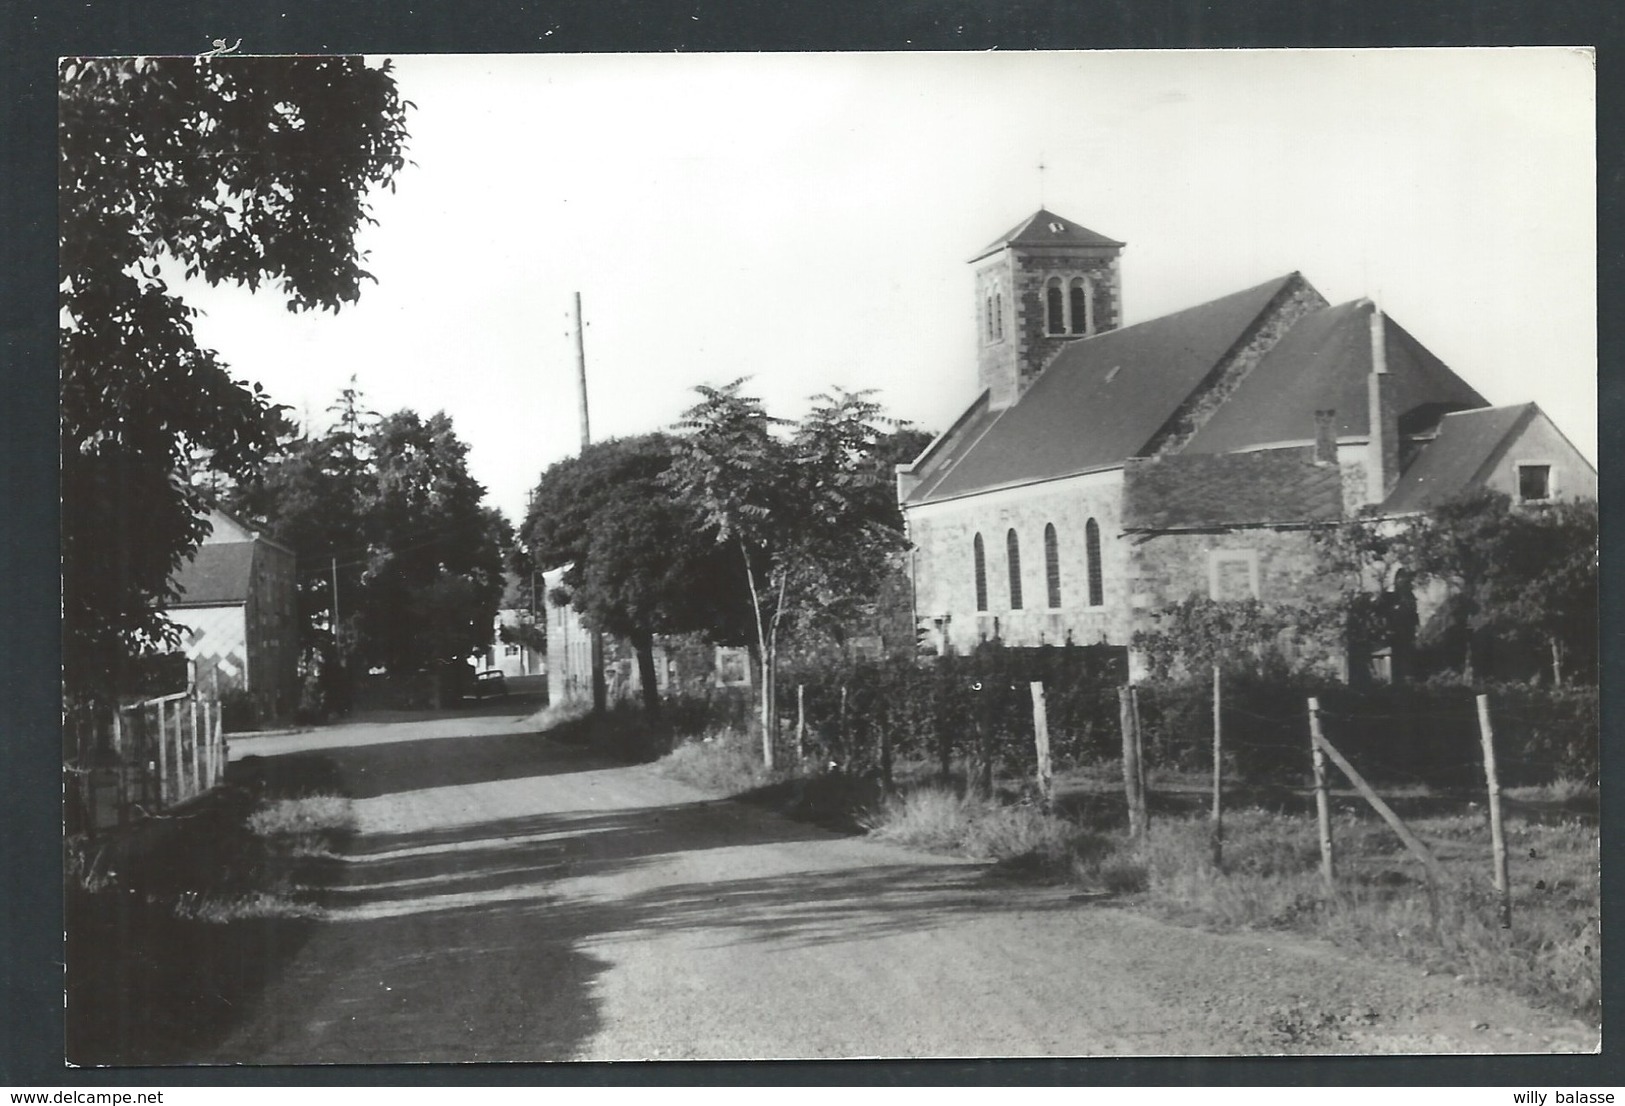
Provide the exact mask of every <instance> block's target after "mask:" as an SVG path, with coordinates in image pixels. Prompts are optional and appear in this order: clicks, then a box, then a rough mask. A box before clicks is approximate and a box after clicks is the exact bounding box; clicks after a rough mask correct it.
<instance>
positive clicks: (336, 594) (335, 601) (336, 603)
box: [333, 555, 341, 654]
mask: <svg viewBox="0 0 1625 1106" xmlns="http://www.w3.org/2000/svg"><path fill="white" fill-rule="evenodd" d="M333 650H334V652H335V654H336V653H339V652H341V650H340V649H339V559H338V557H337V556H336V555H335V556H334V557H333Z"/></svg>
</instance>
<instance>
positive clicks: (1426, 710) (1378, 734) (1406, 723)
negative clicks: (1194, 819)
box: [780, 646, 1598, 787]
mask: <svg viewBox="0 0 1625 1106" xmlns="http://www.w3.org/2000/svg"><path fill="white" fill-rule="evenodd" d="M1126 679H1127V665H1126V656H1125V654H1124V652H1123V650H1121V649H1116V648H1110V647H1102V646H1068V647H1049V648H1038V649H1012V648H1004V647H997V646H994V647H986V648H983V649H980V650H978V651H977V652H976V653H975V654H973V655H970V656H963V657H938V658H933V659H931V660H925V661H918V660H914V659H909V658H897V659H889V660H878V661H867V662H857V663H854V664H850V665H840V666H825V667H791V668H787V669H786V670H785V671H784V672H783V674H782V675H781V681H782V683H781V685H780V686H781V689H782V690H781V692H780V695H781V698H780V702H781V704H783V705H782V708H781V712H780V713H781V716H782V720H783V721H784V723H785V725H784V727H783V730H782V733H783V737H784V740H785V743H786V745H789V744H790V743H792V742H793V741H794V740H795V737H794V735H795V720H796V698H795V696H796V687H797V685H798V684H800V685H803V686H804V689H805V690H804V695H805V704H806V739H805V748H804V753H805V755H806V756H808V757H809V758H814V759H827V760H832V761H835V762H837V763H839V764H841V765H842V766H843V767H844V768H846V769H847V770H850V771H868V770H871V769H879V770H881V771H882V772H885V773H887V774H888V775H889V773H890V771H891V768H892V765H893V764H894V763H896V762H897V761H900V760H908V761H914V762H920V761H924V762H929V763H934V764H936V765H937V766H938V767H939V768H940V769H941V770H942V771H944V772H945V773H947V772H952V771H961V770H967V769H970V770H974V769H977V768H979V767H980V766H981V763H982V758H983V751H984V748H985V750H986V753H987V755H988V756H990V757H991V759H992V761H993V765H994V768H995V770H996V771H997V772H999V773H1001V774H1005V775H1028V774H1030V773H1031V772H1032V771H1033V768H1034V761H1035V759H1036V755H1035V752H1034V747H1033V720H1032V698H1031V694H1030V692H1029V689H1028V684H1029V682H1030V681H1033V680H1041V681H1043V683H1044V688H1045V701H1046V707H1047V714H1048V721H1049V731H1050V747H1051V753H1052V757H1053V759H1054V762H1055V764H1056V766H1057V767H1060V768H1065V767H1069V766H1074V765H1078V764H1085V763H1092V762H1097V761H1101V760H1111V759H1115V758H1116V757H1118V756H1120V755H1121V752H1122V731H1121V726H1120V713H1119V703H1118V692H1117V689H1118V688H1119V687H1121V686H1122V685H1123V684H1124V683H1125V682H1126ZM843 688H844V689H845V705H844V711H843V706H842V689H843ZM1478 690H1479V689H1474V688H1471V687H1465V686H1461V685H1459V684H1421V685H1398V686H1387V685H1380V686H1376V687H1369V688H1359V689H1356V688H1350V687H1348V686H1346V685H1343V684H1339V683H1333V682H1329V681H1324V680H1307V679H1292V678H1283V677H1279V676H1271V677H1267V678H1266V677H1258V676H1251V675H1244V674H1227V675H1226V676H1225V677H1224V681H1223V697H1222V699H1223V722H1224V748H1225V757H1226V761H1227V765H1226V769H1227V773H1228V774H1230V775H1231V776H1232V778H1236V779H1240V780H1245V781H1249V782H1257V783H1267V782H1274V783H1283V784H1293V785H1299V784H1302V783H1303V782H1304V780H1305V779H1306V777H1307V776H1308V773H1309V763H1310V757H1309V718H1308V709H1307V700H1308V698H1309V697H1310V696H1316V697H1318V699H1319V702H1320V707H1321V722H1322V731H1323V732H1324V734H1325V735H1326V737H1327V739H1328V740H1330V741H1331V742H1332V743H1333V744H1334V745H1336V746H1337V748H1338V749H1339V750H1340V751H1342V752H1343V754H1344V755H1345V756H1347V757H1348V758H1349V760H1350V761H1351V762H1352V763H1353V764H1354V766H1355V767H1356V768H1357V769H1359V770H1360V772H1361V773H1362V774H1364V775H1366V777H1367V778H1368V779H1370V780H1371V781H1372V782H1374V783H1384V784H1403V783H1425V784H1429V785H1431V786H1435V787H1480V786H1482V784H1483V757H1482V753H1481V751H1480V745H1479V736H1478V732H1479V731H1478V714H1477V705H1476V695H1477V692H1478ZM1487 692H1488V694H1489V697H1490V705H1491V716H1492V721H1493V723H1494V727H1495V735H1496V756H1497V760H1498V762H1499V767H1500V776H1501V782H1502V783H1503V784H1504V785H1507V786H1517V785H1521V784H1531V783H1544V782H1549V781H1551V780H1553V779H1558V778H1563V777H1568V778H1578V779H1589V780H1594V779H1595V778H1596V775H1597V744H1598V717H1597V691H1596V688H1584V687H1582V688H1557V689H1553V688H1542V687H1533V686H1529V685H1524V684H1509V685H1497V686H1493V687H1490V688H1488V689H1487ZM1212 693H1213V685H1212V681H1211V678H1208V679H1201V680H1185V681H1166V682H1154V683H1143V684H1140V685H1139V686H1138V688H1137V697H1138V702H1139V712H1140V720H1141V727H1142V734H1143V744H1144V747H1145V754H1146V762H1147V764H1148V766H1151V767H1156V766H1167V767H1172V768H1177V769H1186V770H1200V769H1206V768H1208V767H1210V766H1211V763H1212V742H1213V705H1212ZM984 733H985V735H986V744H985V746H984V744H983V734H984Z"/></svg>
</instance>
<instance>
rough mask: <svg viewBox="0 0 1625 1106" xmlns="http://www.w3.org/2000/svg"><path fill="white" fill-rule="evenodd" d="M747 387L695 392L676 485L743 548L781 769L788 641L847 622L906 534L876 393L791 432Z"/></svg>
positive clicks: (765, 727) (766, 715)
mask: <svg viewBox="0 0 1625 1106" xmlns="http://www.w3.org/2000/svg"><path fill="white" fill-rule="evenodd" d="M743 386H744V380H742V379H741V380H735V381H733V382H731V383H729V384H726V385H723V386H722V387H711V386H708V385H702V386H700V387H698V388H697V389H696V391H698V392H699V394H700V402H698V403H696V404H695V405H694V406H693V407H691V408H690V409H689V410H688V411H687V412H685V413H684V416H683V418H682V420H681V421H680V422H679V423H678V424H677V425H678V429H679V430H680V431H682V437H681V438H680V439H679V441H678V448H677V455H676V458H675V461H674V463H673V466H672V471H671V475H670V477H669V478H668V482H669V483H670V484H671V486H672V487H674V488H675V489H676V490H677V492H678V494H679V496H680V497H681V498H682V499H683V500H684V501H685V502H687V503H688V504H690V505H691V506H692V508H693V509H694V510H695V511H696V512H697V513H698V515H699V517H700V518H701V519H702V520H703V523H704V525H705V527H706V529H707V530H708V531H709V532H710V533H711V534H712V536H713V537H714V539H715V540H716V542H717V543H718V544H719V545H722V546H724V547H726V548H729V549H731V550H733V551H735V552H736V554H737V557H736V559H735V561H734V563H735V564H736V565H738V566H739V569H738V571H739V572H740V573H741V574H742V575H743V578H744V581H745V585H746V588H747V589H748V592H749V595H750V601H751V612H752V616H753V622H754V626H755V630H756V648H757V653H758V657H759V659H760V664H761V672H762V681H761V719H762V756H763V759H764V761H765V762H766V763H767V764H768V765H769V766H771V765H772V763H773V746H774V740H775V737H776V731H777V723H778V706H777V701H776V690H777V689H776V679H775V675H776V666H777V657H778V648H779V642H780V639H781V635H782V634H783V633H784V632H785V631H786V630H787V629H790V628H793V626H794V625H795V624H796V622H797V620H798V619H800V620H806V619H813V618H817V617H819V616H821V615H823V616H829V617H839V616H840V613H841V612H842V610H843V609H844V608H845V606H846V604H848V603H849V601H850V597H851V596H853V595H854V594H857V595H872V594H874V592H875V591H876V590H878V589H877V585H878V581H879V580H880V578H881V576H882V574H883V572H884V570H885V566H886V561H887V558H888V557H889V556H890V554H892V553H894V552H895V551H897V550H899V549H902V548H903V547H904V545H905V539H904V536H903V531H902V527H901V522H900V519H899V518H898V512H897V508H896V505H895V504H890V505H889V506H886V503H887V500H888V498H889V495H890V492H889V488H890V487H891V473H890V471H889V469H887V467H886V466H885V464H883V463H882V461H881V457H882V453H881V450H880V444H881V442H882V441H883V440H884V439H885V435H886V430H885V427H886V426H887V425H890V424H892V423H893V420H890V419H888V418H886V417H885V416H884V414H883V413H882V411H881V408H880V406H879V405H878V404H877V403H875V402H874V401H873V400H872V399H871V398H870V396H871V393H869V392H845V391H841V390H839V389H837V390H835V391H834V392H832V393H831V394H828V395H819V396H815V397H813V406H812V409H811V410H810V411H809V413H808V414H807V416H806V417H805V418H804V419H803V420H802V421H801V423H800V424H799V425H797V426H795V428H794V431H793V433H792V434H791V435H790V436H789V437H788V438H785V437H783V436H780V435H778V434H775V433H774V431H775V428H776V427H779V426H783V425H786V424H785V423H784V421H783V420H780V419H775V418H773V417H772V416H770V415H768V414H767V411H766V409H765V408H764V407H763V406H762V403H761V401H760V400H759V399H756V398H755V397H752V396H747V395H745V394H744V392H743Z"/></svg>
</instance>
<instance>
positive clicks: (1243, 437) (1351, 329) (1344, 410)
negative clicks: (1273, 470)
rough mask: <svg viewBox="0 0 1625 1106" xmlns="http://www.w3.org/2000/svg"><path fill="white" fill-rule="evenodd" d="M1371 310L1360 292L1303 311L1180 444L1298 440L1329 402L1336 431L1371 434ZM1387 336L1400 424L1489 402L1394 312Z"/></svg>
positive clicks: (1214, 449)
mask: <svg viewBox="0 0 1625 1106" xmlns="http://www.w3.org/2000/svg"><path fill="white" fill-rule="evenodd" d="M1373 310H1374V306H1373V305H1372V304H1371V302H1370V301H1369V300H1356V301H1354V302H1352V303H1345V304H1339V305H1338V306H1336V307H1328V308H1324V309H1322V310H1320V311H1316V312H1313V313H1312V314H1309V315H1306V316H1304V317H1303V318H1302V319H1299V320H1298V322H1297V323H1296V324H1295V325H1294V326H1293V327H1292V329H1291V330H1289V331H1288V332H1287V333H1286V334H1285V336H1283V337H1282V338H1281V340H1280V341H1279V342H1277V343H1276V345H1275V347H1274V348H1273V349H1271V350H1270V351H1269V353H1267V354H1266V355H1265V356H1264V358H1263V359H1262V360H1260V361H1259V363H1258V364H1257V365H1256V366H1254V367H1253V369H1252V371H1251V372H1249V373H1248V374H1247V375H1246V377H1245V378H1243V380H1242V381H1241V383H1240V384H1239V385H1238V386H1237V387H1236V390H1235V391H1234V392H1233V393H1232V394H1231V395H1230V397H1229V398H1228V399H1227V400H1226V401H1225V402H1224V404H1223V405H1222V406H1220V407H1219V409H1218V410H1217V411H1215V412H1214V413H1213V415H1212V417H1210V418H1209V419H1208V420H1207V422H1206V423H1205V424H1204V425H1203V426H1202V428H1201V429H1200V430H1198V431H1197V432H1196V434H1195V435H1194V436H1193V437H1192V438H1191V440H1190V441H1189V442H1187V443H1186V444H1185V447H1184V448H1183V449H1182V450H1181V452H1182V453H1228V452H1231V451H1232V450H1238V449H1256V448H1259V447H1261V446H1270V445H1279V444H1281V443H1284V442H1301V441H1303V440H1304V439H1306V438H1311V437H1313V435H1314V426H1315V412H1316V411H1317V410H1321V409H1324V408H1332V409H1335V410H1336V412H1337V434H1338V436H1339V437H1344V436H1348V437H1361V438H1363V437H1366V436H1368V435H1369V434H1370V433H1371V427H1370V418H1369V412H1370V402H1369V399H1368V393H1367V388H1368V384H1367V378H1368V377H1369V376H1370V374H1371V368H1372V365H1371V312H1372V311H1373ZM1384 336H1385V339H1386V340H1385V342H1384V349H1385V350H1386V354H1387V362H1388V371H1389V373H1390V374H1391V375H1392V377H1393V392H1392V395H1393V401H1394V404H1395V408H1396V410H1397V411H1398V413H1399V416H1400V428H1401V431H1402V432H1414V431H1416V430H1418V429H1423V428H1425V427H1426V426H1431V425H1433V423H1435V422H1436V421H1437V420H1438V418H1439V416H1440V415H1441V414H1442V413H1443V412H1444V411H1447V410H1451V409H1460V408H1466V407H1483V406H1485V400H1484V397H1483V396H1481V395H1479V394H1478V393H1477V392H1475V391H1474V390H1473V389H1472V388H1471V387H1470V386H1469V385H1468V384H1467V382H1466V381H1464V380H1462V379H1461V377H1459V376H1457V375H1456V374H1455V373H1453V372H1451V371H1450V369H1449V368H1447V367H1446V366H1445V364H1444V362H1442V361H1440V360H1439V359H1438V358H1437V357H1435V356H1433V354H1431V353H1429V352H1428V350H1427V349H1426V348H1425V347H1423V345H1422V344H1421V343H1420V342H1418V341H1417V340H1416V339H1415V338H1413V337H1411V336H1410V334H1408V333H1407V332H1406V331H1405V330H1404V328H1403V327H1401V326H1399V325H1398V324H1397V323H1395V322H1394V321H1393V320H1392V319H1385V320H1384Z"/></svg>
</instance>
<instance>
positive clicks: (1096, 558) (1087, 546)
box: [1083, 519, 1106, 607]
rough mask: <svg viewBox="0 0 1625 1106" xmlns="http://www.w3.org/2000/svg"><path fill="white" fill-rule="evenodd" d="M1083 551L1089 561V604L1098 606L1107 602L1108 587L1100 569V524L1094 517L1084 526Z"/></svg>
mask: <svg viewBox="0 0 1625 1106" xmlns="http://www.w3.org/2000/svg"><path fill="white" fill-rule="evenodd" d="M1083 552H1084V556H1085V557H1086V558H1087V560H1088V562H1089V605H1090V606H1091V607H1098V606H1101V605H1102V604H1103V603H1105V602H1106V588H1105V582H1104V579H1103V577H1102V575H1101V571H1100V524H1099V523H1097V522H1096V521H1095V520H1094V519H1090V520H1089V522H1088V523H1087V524H1086V525H1085V526H1084V528H1083Z"/></svg>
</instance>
